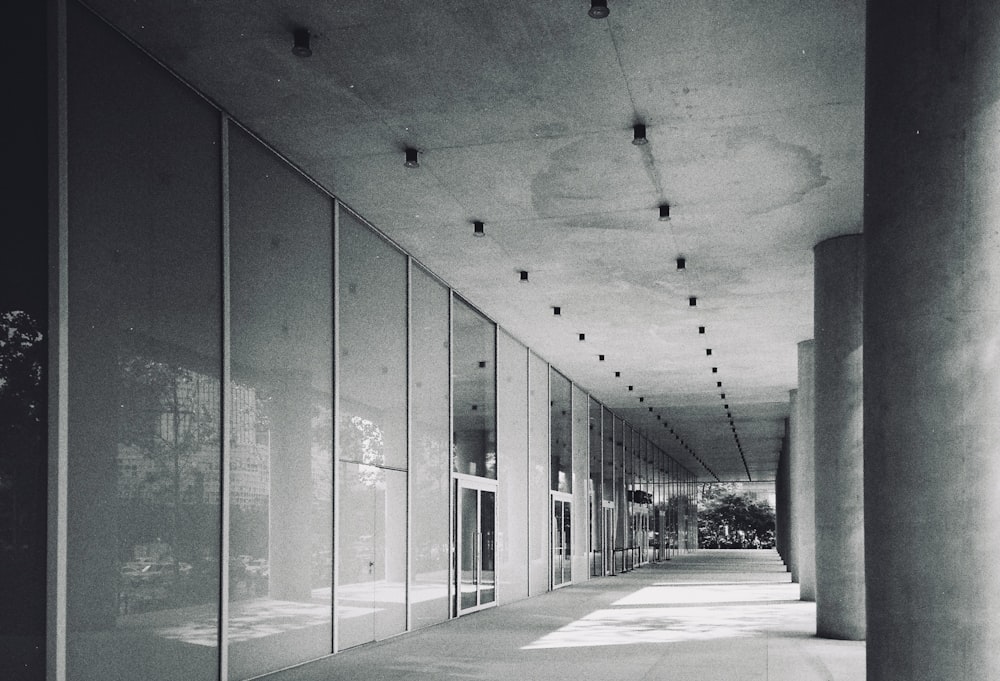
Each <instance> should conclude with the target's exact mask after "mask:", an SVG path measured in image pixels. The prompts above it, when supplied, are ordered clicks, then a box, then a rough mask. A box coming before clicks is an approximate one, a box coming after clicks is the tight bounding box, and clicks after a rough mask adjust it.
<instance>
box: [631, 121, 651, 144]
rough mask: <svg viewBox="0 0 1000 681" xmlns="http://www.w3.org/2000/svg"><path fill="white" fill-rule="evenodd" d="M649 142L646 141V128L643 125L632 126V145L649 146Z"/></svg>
mask: <svg viewBox="0 0 1000 681" xmlns="http://www.w3.org/2000/svg"><path fill="white" fill-rule="evenodd" d="M648 143H649V140H647V139H646V126H645V125H644V124H642V123H636V124H635V125H633V126H632V144H634V145H636V146H637V147H640V146H642V145H644V144H648Z"/></svg>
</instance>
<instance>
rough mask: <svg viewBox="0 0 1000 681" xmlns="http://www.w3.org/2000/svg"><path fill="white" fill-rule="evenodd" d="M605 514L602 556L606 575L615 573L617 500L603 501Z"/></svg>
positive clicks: (602, 533)
mask: <svg viewBox="0 0 1000 681" xmlns="http://www.w3.org/2000/svg"><path fill="white" fill-rule="evenodd" d="M601 506H602V512H603V514H604V522H603V523H602V525H603V532H601V556H602V557H603V563H604V565H603V568H604V573H603V574H605V575H613V574H615V502H613V501H605V502H603V503H602V505H601Z"/></svg>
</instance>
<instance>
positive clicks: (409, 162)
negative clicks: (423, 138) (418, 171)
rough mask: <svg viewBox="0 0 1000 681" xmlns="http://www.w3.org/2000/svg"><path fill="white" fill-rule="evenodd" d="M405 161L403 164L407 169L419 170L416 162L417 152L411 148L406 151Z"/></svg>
mask: <svg viewBox="0 0 1000 681" xmlns="http://www.w3.org/2000/svg"><path fill="white" fill-rule="evenodd" d="M404 153H405V154H406V161H405V162H404V163H403V165H404V166H406V167H407V168H419V167H420V162H419V161H418V160H417V153H418V152H417V150H416V149H414V148H413V147H407V148H406V151H405V152H404Z"/></svg>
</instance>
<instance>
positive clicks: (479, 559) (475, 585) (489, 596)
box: [455, 478, 497, 615]
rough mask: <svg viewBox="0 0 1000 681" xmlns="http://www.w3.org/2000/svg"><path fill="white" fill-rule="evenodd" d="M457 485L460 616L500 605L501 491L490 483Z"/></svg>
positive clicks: (470, 481) (460, 482) (466, 481)
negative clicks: (497, 556) (498, 542)
mask: <svg viewBox="0 0 1000 681" xmlns="http://www.w3.org/2000/svg"><path fill="white" fill-rule="evenodd" d="M455 482H456V495H455V500H456V503H455V525H456V527H455V537H456V539H457V543H458V546H457V547H456V548H457V551H456V560H457V561H458V565H457V569H456V570H455V577H456V581H457V585H456V594H457V606H456V613H457V614H458V615H463V614H465V613H469V612H473V611H475V610H480V609H482V608H486V607H489V606H491V605H494V604H495V603H496V566H495V560H494V558H495V551H496V492H497V489H496V483H495V482H493V481H490V480H481V479H465V478H459V479H457V480H456V481H455Z"/></svg>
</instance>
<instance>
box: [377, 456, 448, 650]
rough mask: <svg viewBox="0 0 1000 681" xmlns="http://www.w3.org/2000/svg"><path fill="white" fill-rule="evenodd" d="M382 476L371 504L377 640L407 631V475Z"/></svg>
mask: <svg viewBox="0 0 1000 681" xmlns="http://www.w3.org/2000/svg"><path fill="white" fill-rule="evenodd" d="M445 470H447V468H445ZM382 473H383V477H382V479H381V480H380V482H381V483H382V484H380V485H376V486H375V504H374V514H375V566H374V567H375V570H374V577H375V639H376V640H381V639H383V638H388V637H389V636H393V635H394V634H400V633H402V632H403V631H405V630H406V473H405V472H403V471H394V470H389V469H385V470H383V471H382ZM445 515H446V516H447V514H445ZM441 524H442V525H446V524H447V523H444V522H442V523H441Z"/></svg>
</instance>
